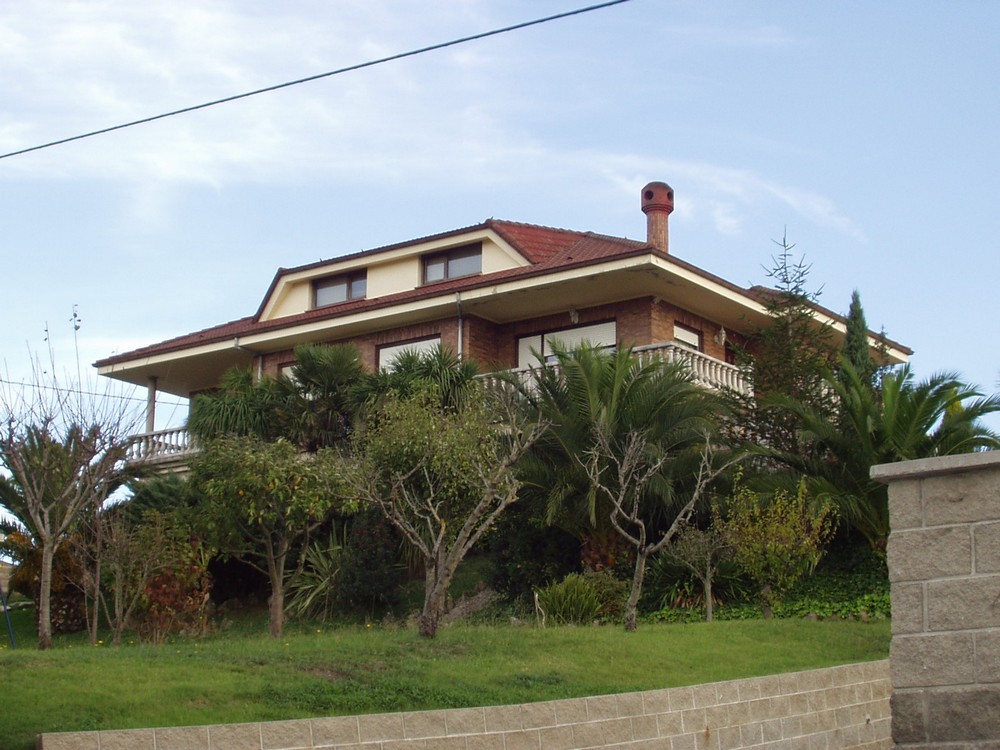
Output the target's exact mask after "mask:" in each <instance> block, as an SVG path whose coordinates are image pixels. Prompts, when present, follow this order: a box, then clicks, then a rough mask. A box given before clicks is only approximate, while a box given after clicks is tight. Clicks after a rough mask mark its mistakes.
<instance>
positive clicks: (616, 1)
mask: <svg viewBox="0 0 1000 750" xmlns="http://www.w3.org/2000/svg"><path fill="white" fill-rule="evenodd" d="M627 2H631V0H608V2H603V3H598V4H596V5H588V6H587V7H585V8H577V9H576V10H570V11H566V12H565V13H556V14H555V15H552V16H546V17H544V18H536V19H535V20H533V21H524V22H522V23H517V24H514V25H513V26H504V27H503V28H499V29H493V30H492V31H484V32H482V33H479V34H473V35H471V36H464V37H460V38H458V39H452V40H451V41H448V42H440V43H438V44H432V45H430V46H429V47H420V48H419V49H414V50H410V51H409V52H400V53H397V54H395V55H390V56H389V57H381V58H379V59H377V60H369V61H368V62H363V63H357V64H356V65H349V66H347V67H346V68H338V69H337V70H331V71H328V72H326V73H318V74H316V75H312V76H307V77H306V78H298V79H296V80H294V81H286V82H285V83H278V84H275V85H274V86H267V87H265V88H262V89H256V90H255V91H248V92H246V93H244V94H236V95H234V96H227V97H225V98H223V99H215V100H214V101H210V102H205V103H204V104H195V105H194V106H191V107H184V108H183V109H175V110H173V111H172V112H164V113H163V114H159V115H153V116H152V117H144V118H142V119H141V120H133V121H131V122H126V123H122V124H121V125H112V126H111V127H108V128H101V129H100V130H92V131H90V132H89V133H82V134H81V135H74V136H70V137H69V138H62V139H60V140H58V141H49V142H48V143H43V144H41V145H39V146H31V147H30V148H22V149H20V150H19V151H11V152H9V153H6V154H0V159H7V158H8V157H11V156H20V155H21V154H27V153H30V152H32V151H40V150H42V149H44V148H51V147H52V146H61V145H62V144H64V143H71V142H72V141H79V140H83V139H84V138H91V137H93V136H95V135H104V134H105V133H111V132H114V131H115V130H123V129H124V128H131V127H134V126H136V125H145V124H146V123H149V122H155V121H156V120H162V119H164V118H167V117H173V116H174V115H183V114H186V113H188V112H195V111H197V110H199V109H206V108H208V107H214V106H216V105H217V104H227V103H228V102H234V101H236V100H238V99H246V98H248V97H251V96H257V95H258V94H266V93H268V92H269V91H277V90H278V89H284V88H288V87H290V86H298V85H299V84H301V83H309V82H310V81H318V80H319V79H321V78H329V77H331V76H336V75H341V74H342V73H350V72H353V71H355V70H361V69H362V68H371V67H373V66H375V65H382V64H383V63H387V62H393V61H394V60H402V59H403V58H406V57H414V56H416V55H422V54H424V53H426V52H434V51H436V50H440V49H445V48H447V47H454V46H456V45H459V44H465V43H467V42H474V41H477V40H479V39H486V38H488V37H491V36H498V35H499V34H506V33H507V32H510V31H518V30H520V29H526V28H528V27H530V26H538V25H540V24H543V23H549V22H550V21H558V20H560V19H563V18H569V17H570V16H578V15H581V14H583V13H590V12H591V11H595V10H601V9H603V8H609V7H611V6H612V5H621V4H623V3H627Z"/></svg>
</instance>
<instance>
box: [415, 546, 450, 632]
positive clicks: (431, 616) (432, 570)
mask: <svg viewBox="0 0 1000 750" xmlns="http://www.w3.org/2000/svg"><path fill="white" fill-rule="evenodd" d="M425 565H426V567H427V570H426V571H425V573H424V611H423V612H421V613H420V635H422V636H423V637H424V638H433V637H435V636H436V635H437V629H438V623H439V622H440V620H441V615H443V614H444V599H445V595H446V594H447V593H448V585H447V582H446V581H440V580H438V570H439V568H438V566H437V565H435V564H433V563H425Z"/></svg>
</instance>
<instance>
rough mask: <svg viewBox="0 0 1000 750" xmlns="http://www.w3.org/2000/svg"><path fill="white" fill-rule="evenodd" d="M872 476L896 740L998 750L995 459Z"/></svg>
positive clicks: (975, 456)
mask: <svg viewBox="0 0 1000 750" xmlns="http://www.w3.org/2000/svg"><path fill="white" fill-rule="evenodd" d="M871 476H872V478H873V479H875V480H877V481H880V482H885V483H886V484H888V485H889V518H890V523H891V528H892V533H891V534H890V535H889V546H888V563H889V580H890V583H891V586H892V588H891V591H892V645H891V648H890V664H891V672H892V687H893V694H892V737H893V740H894V741H895V742H896V746H897V747H899V748H901V749H902V748H931V747H935V748H938V747H948V748H986V747H989V748H1000V452H995V453H994V452H987V453H972V454H966V455H959V456H944V457H941V458H930V459H921V460H918V461H906V462H902V463H897V464H883V465H881V466H874V467H872V471H871ZM990 740H992V742H988V743H985V744H984V741H990ZM945 743H947V744H945Z"/></svg>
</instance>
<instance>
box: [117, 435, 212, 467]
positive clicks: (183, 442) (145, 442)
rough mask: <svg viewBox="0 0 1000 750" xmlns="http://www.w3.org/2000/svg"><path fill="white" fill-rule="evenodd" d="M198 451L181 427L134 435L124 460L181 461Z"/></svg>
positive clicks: (133, 461) (138, 461)
mask: <svg viewBox="0 0 1000 750" xmlns="http://www.w3.org/2000/svg"><path fill="white" fill-rule="evenodd" d="M197 452H198V446H197V445H196V444H195V442H194V438H193V437H192V436H191V434H190V433H189V432H188V431H187V430H186V429H184V428H183V427H176V428H174V429H172V430H158V431H157V432H147V433H145V434H143V435H135V436H134V437H133V438H132V442H131V443H130V444H129V448H128V453H127V454H126V456H125V460H126V461H128V462H130V463H171V462H177V463H183V462H184V460H185V459H186V458H187V457H188V456H193V455H194V454H195V453H197Z"/></svg>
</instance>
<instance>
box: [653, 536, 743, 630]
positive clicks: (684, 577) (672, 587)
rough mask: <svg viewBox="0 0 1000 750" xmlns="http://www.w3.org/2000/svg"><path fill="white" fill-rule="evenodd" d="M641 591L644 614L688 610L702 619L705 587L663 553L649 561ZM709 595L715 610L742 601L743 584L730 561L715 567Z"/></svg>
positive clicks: (693, 575) (739, 573) (689, 572)
mask: <svg viewBox="0 0 1000 750" xmlns="http://www.w3.org/2000/svg"><path fill="white" fill-rule="evenodd" d="M642 590H643V599H642V609H643V611H645V612H658V611H661V610H667V609H688V608H692V609H693V610H694V611H695V613H696V615H697V618H696V619H698V620H702V619H704V608H705V587H704V586H703V585H702V583H701V581H700V580H698V577H697V576H696V575H695V574H694V573H693V572H692V571H691V569H690V568H689V567H687V566H685V565H682V564H681V563H679V562H678V561H677V560H676V559H675V558H673V557H671V556H670V555H669V554H666V552H664V553H661V554H659V555H654V556H653V557H651V558H650V560H649V565H648V566H647V567H646V580H645V582H644V584H643V589H642ZM712 596H713V599H714V605H715V607H716V611H718V607H720V606H724V605H726V604H728V603H731V602H737V601H742V600H743V599H745V598H746V596H747V581H746V579H745V578H744V577H743V576H742V574H741V571H740V569H739V568H738V567H737V565H736V563H735V562H734V561H733V560H731V559H728V560H726V561H724V562H723V563H722V564H721V565H720V566H719V570H718V571H717V572H716V575H715V578H714V581H713V584H712Z"/></svg>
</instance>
